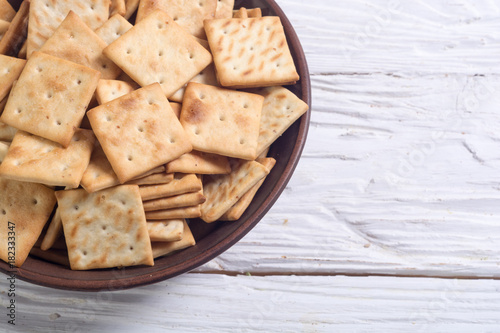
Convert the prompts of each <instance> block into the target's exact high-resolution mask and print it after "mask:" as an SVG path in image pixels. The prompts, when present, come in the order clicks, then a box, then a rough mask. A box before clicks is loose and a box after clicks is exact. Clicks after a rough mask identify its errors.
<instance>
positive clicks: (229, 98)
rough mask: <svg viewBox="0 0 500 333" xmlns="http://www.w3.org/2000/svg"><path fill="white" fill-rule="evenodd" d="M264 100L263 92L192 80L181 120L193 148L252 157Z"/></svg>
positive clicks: (227, 154) (254, 151) (187, 91)
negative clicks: (226, 87) (244, 90)
mask: <svg viewBox="0 0 500 333" xmlns="http://www.w3.org/2000/svg"><path fill="white" fill-rule="evenodd" d="M263 101H264V98H263V97H262V96H260V95H256V94H250V93H246V92H240V91H234V90H229V89H222V88H218V87H213V86H209V85H204V84H199V83H194V82H190V83H189V84H188V86H187V88H186V93H185V97H184V102H183V104H182V111H181V118H180V121H181V124H182V126H183V127H184V129H185V130H186V133H187V135H188V137H189V139H190V140H191V143H192V144H193V149H195V150H199V151H203V152H207V153H213V154H219V155H224V156H230V157H236V158H242V159H247V160H253V159H255V158H256V157H257V138H258V136H259V122H260V114H261V110H262V103H263Z"/></svg>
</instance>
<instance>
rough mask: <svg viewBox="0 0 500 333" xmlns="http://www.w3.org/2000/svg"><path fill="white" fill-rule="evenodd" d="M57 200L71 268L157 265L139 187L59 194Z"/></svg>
mask: <svg viewBox="0 0 500 333" xmlns="http://www.w3.org/2000/svg"><path fill="white" fill-rule="evenodd" d="M56 197H57V202H58V204H59V207H60V208H59V209H60V212H61V219H62V223H63V229H64V236H65V237H66V244H67V246H68V255H69V261H70V264H71V269H73V270H84V269H95V268H110V267H122V266H133V265H149V266H153V265H154V262H153V254H152V251H151V242H150V240H149V235H148V229H147V226H146V218H145V216H144V211H143V209H142V202H141V197H140V195H139V188H138V186H137V185H121V186H117V187H113V188H110V189H106V190H102V191H99V192H94V193H90V194H89V193H87V192H86V191H85V190H84V189H78V190H69V191H58V192H56Z"/></svg>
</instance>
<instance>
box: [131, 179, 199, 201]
mask: <svg viewBox="0 0 500 333" xmlns="http://www.w3.org/2000/svg"><path fill="white" fill-rule="evenodd" d="M202 188H203V185H202V183H201V180H200V179H199V178H198V177H196V175H194V174H176V175H175V176H174V179H173V180H172V181H170V182H168V183H166V184H161V185H151V186H141V187H139V191H140V193H141V198H142V200H143V201H145V200H153V199H158V198H165V197H171V196H174V195H179V194H183V193H189V192H197V191H200V190H201V189H202Z"/></svg>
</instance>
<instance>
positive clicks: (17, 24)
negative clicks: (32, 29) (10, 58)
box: [0, 0, 30, 55]
mask: <svg viewBox="0 0 500 333" xmlns="http://www.w3.org/2000/svg"><path fill="white" fill-rule="evenodd" d="M29 9H30V2H29V1H28V0H26V1H23V3H22V4H21V6H20V7H19V10H18V11H17V13H16V15H15V16H14V19H13V20H12V22H11V23H10V26H9V29H7V31H6V32H5V34H4V36H3V37H2V39H1V40H0V54H7V55H16V52H17V51H18V50H19V49H20V48H21V47H22V45H23V43H24V42H25V41H26V36H27V34H28V15H29Z"/></svg>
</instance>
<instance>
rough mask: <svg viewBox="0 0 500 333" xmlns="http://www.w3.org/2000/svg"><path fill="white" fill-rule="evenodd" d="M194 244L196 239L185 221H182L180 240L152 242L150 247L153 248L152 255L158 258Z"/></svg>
mask: <svg viewBox="0 0 500 333" xmlns="http://www.w3.org/2000/svg"><path fill="white" fill-rule="evenodd" d="M194 245H196V241H195V239H194V236H193V233H192V232H191V229H189V225H188V224H187V222H186V221H184V228H183V232H182V239H181V240H179V241H176V242H153V243H152V244H151V247H152V248H153V257H155V258H158V257H161V256H165V255H167V254H170V253H172V252H175V251H179V250H182V249H185V248H187V247H190V246H194Z"/></svg>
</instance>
